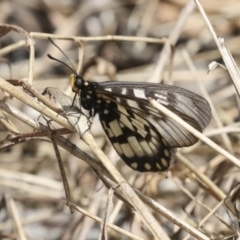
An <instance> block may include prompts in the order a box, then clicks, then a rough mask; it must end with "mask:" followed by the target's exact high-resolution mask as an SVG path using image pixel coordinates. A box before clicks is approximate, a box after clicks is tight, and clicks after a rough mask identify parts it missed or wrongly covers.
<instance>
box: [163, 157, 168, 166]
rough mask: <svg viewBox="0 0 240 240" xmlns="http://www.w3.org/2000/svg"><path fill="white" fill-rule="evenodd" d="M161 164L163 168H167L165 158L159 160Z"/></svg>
mask: <svg viewBox="0 0 240 240" xmlns="http://www.w3.org/2000/svg"><path fill="white" fill-rule="evenodd" d="M161 163H162V165H163V166H164V167H168V162H167V160H166V159H165V158H161Z"/></svg>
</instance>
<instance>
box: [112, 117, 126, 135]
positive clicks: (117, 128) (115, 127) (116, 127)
mask: <svg viewBox="0 0 240 240" xmlns="http://www.w3.org/2000/svg"><path fill="white" fill-rule="evenodd" d="M109 126H110V128H111V129H112V131H113V134H114V135H115V136H116V137H118V136H120V135H122V134H123V132H122V129H121V128H120V126H119V124H118V121H117V120H113V121H112V122H110V123H109Z"/></svg>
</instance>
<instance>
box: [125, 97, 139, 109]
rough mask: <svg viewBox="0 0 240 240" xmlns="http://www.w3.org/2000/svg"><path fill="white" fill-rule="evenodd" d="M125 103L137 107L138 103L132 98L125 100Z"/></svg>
mask: <svg viewBox="0 0 240 240" xmlns="http://www.w3.org/2000/svg"><path fill="white" fill-rule="evenodd" d="M127 104H128V105H129V106H130V107H132V108H138V104H137V103H136V102H135V101H133V100H129V99H128V100H127Z"/></svg>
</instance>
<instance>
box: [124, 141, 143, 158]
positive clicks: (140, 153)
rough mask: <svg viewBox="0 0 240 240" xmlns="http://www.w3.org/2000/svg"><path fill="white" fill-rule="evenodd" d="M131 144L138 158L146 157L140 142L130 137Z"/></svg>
mask: <svg viewBox="0 0 240 240" xmlns="http://www.w3.org/2000/svg"><path fill="white" fill-rule="evenodd" d="M127 140H128V142H129V144H130V145H131V147H132V149H133V151H134V152H135V154H136V155H137V156H138V157H142V156H144V155H145V153H144V151H143V149H142V147H141V145H140V144H139V142H138V140H137V138H136V137H134V136H132V137H128V138H127Z"/></svg>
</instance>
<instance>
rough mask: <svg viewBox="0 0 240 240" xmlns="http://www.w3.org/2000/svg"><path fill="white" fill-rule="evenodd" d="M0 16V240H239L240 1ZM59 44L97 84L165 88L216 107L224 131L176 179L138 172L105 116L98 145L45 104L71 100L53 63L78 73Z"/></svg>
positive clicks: (182, 154)
mask: <svg viewBox="0 0 240 240" xmlns="http://www.w3.org/2000/svg"><path fill="white" fill-rule="evenodd" d="M79 2H80V1H79ZM0 9H1V15H0V22H1V23H2V24H1V25H0V36H1V38H0V46H1V48H0V56H1V62H0V73H1V75H0V88H1V101H0V106H1V112H0V115H1V117H0V121H1V123H0V130H1V135H0V136H1V145H0V147H1V151H0V194H1V195H0V196H1V205H0V206H1V208H0V210H1V211H0V239H73V240H74V239H164V240H165V239H172V240H175V239H176V240H177V239H204V240H205V239H238V235H239V221H238V220H239V211H238V196H239V194H238V192H239V190H238V188H239V185H238V184H239V181H240V179H239V178H240V177H239V176H240V175H239V167H240V161H239V160H238V158H239V128H238V127H239V126H240V125H239V110H238V107H239V95H240V94H239V90H240V88H239V82H240V78H239V71H238V65H239V60H240V59H239V52H240V37H239V33H240V31H239V28H240V14H239V13H240V4H239V1H238V0H228V1H219V0H202V1H201V2H199V1H197V0H196V1H194V0H190V1H186V0H181V1H179V0H178V1H177V0H170V1H167V0H166V1H157V0H152V1H147V0H141V1H129V0H125V1H111V0H106V1H97V0H93V1H85V2H84V1H81V2H80V3H78V1H70V0H69V1H56V0H54V1H36V0H35V1H16V0H13V1H1V2H0ZM9 24H11V25H9ZM48 37H51V38H52V39H54V41H55V42H56V43H57V44H58V45H59V46H60V48H61V49H62V51H63V52H64V53H65V54H66V55H67V56H68V57H69V59H70V60H71V62H72V63H73V64H74V65H75V66H76V68H77V64H78V70H79V71H80V72H81V73H82V74H83V75H84V77H85V78H86V79H91V80H94V81H103V80H109V79H111V80H123V81H129V80H130V81H145V82H147V81H149V82H161V81H164V82H165V83H167V84H174V85H178V86H181V87H184V88H186V89H189V90H191V91H193V92H196V93H198V94H200V95H202V96H204V97H205V98H206V99H207V100H208V101H209V103H210V105H211V108H212V120H211V122H210V124H209V125H208V127H207V128H206V129H205V131H204V134H199V133H194V134H197V136H198V137H199V138H200V141H199V142H198V143H197V144H195V145H194V146H193V147H189V148H185V149H181V150H179V151H178V155H177V159H176V161H175V162H174V163H173V164H172V166H171V168H170V169H169V171H168V172H166V173H138V172H134V171H133V170H132V169H130V168H129V167H127V166H126V165H125V164H124V163H123V161H121V160H120V159H119V157H118V155H117V154H116V153H115V151H114V150H113V149H112V146H111V144H110V143H109V141H108V140H107V139H106V135H105V134H104V132H103V130H102V128H101V126H100V123H99V121H98V118H97V117H96V118H95V119H94V121H93V125H92V127H91V132H92V134H93V136H94V137H92V135H91V133H90V132H88V133H87V134H86V135H84V136H82V138H83V139H82V140H80V137H79V134H77V133H76V132H75V133H73V131H74V130H73V128H72V126H71V125H70V124H69V122H68V121H67V120H66V118H65V117H64V116H62V115H61V114H59V112H57V113H56V111H55V110H56V105H54V107H53V106H52V105H53V104H55V103H54V102H53V101H52V102H49V100H48V99H47V98H46V97H42V95H41V93H42V91H43V90H44V89H45V88H46V87H55V88H56V87H57V88H58V89H59V90H60V91H61V92H64V93H66V94H68V95H71V88H70V87H69V81H68V76H69V75H70V74H71V72H70V71H69V69H68V68H66V67H64V66H63V65H62V64H60V63H58V62H56V61H51V60H50V59H48V58H47V54H48V53H50V54H51V55H52V56H54V57H55V58H57V59H59V60H62V61H64V62H66V59H65V57H64V56H63V54H62V53H61V52H60V51H59V50H58V49H57V48H56V47H54V46H53V45H52V44H51V43H50V42H49V41H48ZM219 37H221V38H219ZM210 63H211V64H210ZM209 64H210V65H209ZM71 96H73V94H72V95H71ZM46 104H47V105H46ZM70 104H71V102H70ZM57 107H59V106H57ZM34 109H35V110H34ZM46 117H47V118H46ZM47 119H51V120H52V121H51V122H49V121H47ZM186 127H188V126H186ZM50 129H51V130H50ZM189 130H190V131H194V130H191V129H189ZM88 145H89V146H88ZM59 146H60V147H59ZM101 150H102V151H103V152H104V153H105V154H106V155H103V153H102V151H101ZM60 158H61V160H62V162H63V166H61V163H60V169H61V174H60V171H59V167H58V161H60ZM107 158H108V159H110V161H109V160H108V159H107ZM100 161H101V163H100ZM113 166H115V168H113ZM63 169H64V170H65V171H63ZM116 169H117V170H116ZM119 173H120V174H119ZM66 179H67V180H66ZM63 183H64V184H63ZM230 193H231V194H230ZM66 199H67V200H66ZM66 202H67V205H66ZM72 212H74V213H72Z"/></svg>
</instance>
